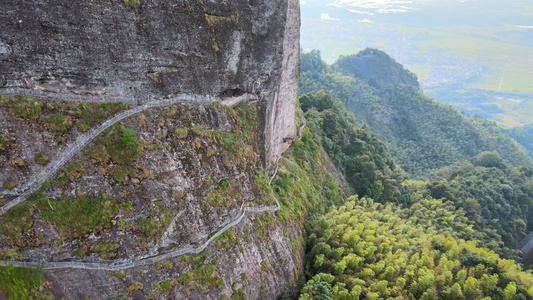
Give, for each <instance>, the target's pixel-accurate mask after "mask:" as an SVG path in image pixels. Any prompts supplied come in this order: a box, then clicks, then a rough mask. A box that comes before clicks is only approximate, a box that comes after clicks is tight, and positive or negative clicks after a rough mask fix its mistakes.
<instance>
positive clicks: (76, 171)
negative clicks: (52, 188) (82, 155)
mask: <svg viewBox="0 0 533 300" xmlns="http://www.w3.org/2000/svg"><path fill="white" fill-rule="evenodd" d="M85 172H86V169H85V166H84V165H83V163H82V162H81V160H76V161H74V162H73V163H71V164H70V165H68V166H66V167H65V169H64V170H63V171H62V172H61V173H59V174H58V175H57V176H56V178H55V179H54V182H55V183H57V184H59V185H62V186H64V185H66V184H67V183H69V182H71V181H72V180H74V179H76V178H78V177H80V176H81V174H82V173H85Z"/></svg>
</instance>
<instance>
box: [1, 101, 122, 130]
mask: <svg viewBox="0 0 533 300" xmlns="http://www.w3.org/2000/svg"><path fill="white" fill-rule="evenodd" d="M0 106H6V107H8V108H9V109H10V111H11V112H12V113H13V114H14V115H15V116H17V117H19V118H22V119H33V120H37V122H39V123H40V124H42V125H43V126H45V127H47V128H49V129H50V130H53V131H55V132H59V133H63V132H66V131H68V130H69V129H70V128H71V127H72V126H73V125H74V124H76V126H77V127H78V129H79V130H81V131H85V130H87V129H89V128H93V127H95V126H97V125H99V124H101V123H102V122H104V121H105V120H107V119H109V118H111V117H112V116H114V115H115V114H117V113H118V112H120V111H122V110H125V109H127V108H128V105H127V104H125V103H123V102H116V103H86V102H61V101H45V100H42V99H38V98H31V97H21V96H1V95H0Z"/></svg>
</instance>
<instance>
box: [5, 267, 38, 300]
mask: <svg viewBox="0 0 533 300" xmlns="http://www.w3.org/2000/svg"><path fill="white" fill-rule="evenodd" d="M43 284H44V280H43V269H42V268H37V269H26V268H18V267H13V266H5V267H3V266H0V290H2V292H4V293H5V294H6V296H7V297H8V299H48V298H47V296H48V293H47V292H46V291H45V290H44V289H42V288H41V287H42V286H43Z"/></svg>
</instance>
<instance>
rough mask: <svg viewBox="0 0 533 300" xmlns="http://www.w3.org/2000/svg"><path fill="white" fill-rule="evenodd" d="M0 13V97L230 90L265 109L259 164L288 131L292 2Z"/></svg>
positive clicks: (294, 50)
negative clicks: (263, 152) (238, 91)
mask: <svg viewBox="0 0 533 300" xmlns="http://www.w3.org/2000/svg"><path fill="white" fill-rule="evenodd" d="M0 10H1V11H2V14H1V15H0V23H1V24H2V30H1V31H0V79H1V80H0V94H26V95H33V96H41V97H43V98H61V99H76V100H85V101H93V100H99V101H104V100H108V101H109V100H112V101H126V102H132V103H142V102H146V101H148V100H149V99H158V98H166V97H177V96H179V95H183V94H187V95H198V96H211V97H213V98H205V97H204V98H202V99H216V96H218V95H219V94H220V93H222V92H223V91H226V90H228V89H235V88H239V89H241V90H243V91H246V92H254V93H255V94H257V95H258V96H259V98H260V99H261V101H262V103H263V105H265V107H266V110H265V112H266V115H265V125H266V126H265V128H264V132H265V138H266V141H268V142H266V143H265V147H266V155H265V157H264V161H265V162H267V161H269V160H270V159H271V158H275V157H277V156H278V155H279V153H280V152H281V147H282V143H281V142H280V141H281V140H282V139H283V138H285V137H287V136H293V135H294V134H295V124H293V123H294V104H295V101H296V97H297V86H298V72H299V68H298V64H299V63H298V61H299V60H298V55H299V24H300V23H299V1H298V0H254V1H249V0H235V1H192V0H179V1H170V0H154V1H140V5H139V6H137V5H133V6H131V5H127V4H126V3H125V2H124V1H103V0H94V1H68V2H65V1H61V0H36V1H22V2H21V1H18V0H5V1H2V2H0ZM73 96H76V97H73Z"/></svg>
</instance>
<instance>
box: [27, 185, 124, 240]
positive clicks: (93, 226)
mask: <svg viewBox="0 0 533 300" xmlns="http://www.w3.org/2000/svg"><path fill="white" fill-rule="evenodd" d="M33 197H34V198H35V199H36V200H37V203H38V204H39V207H40V208H41V211H42V217H43V219H44V220H47V221H50V222H51V223H52V224H53V225H55V226H56V227H57V228H58V230H59V231H60V232H61V235H62V237H63V238H65V239H67V240H72V239H75V238H81V237H84V236H85V235H87V234H89V233H98V232H100V231H101V230H103V229H106V228H110V227H111V219H112V218H113V217H114V216H115V215H116V214H117V213H118V211H119V206H118V205H117V204H115V203H114V201H113V199H110V198H105V197H96V196H83V197H80V198H77V199H70V200H53V199H49V198H47V197H45V196H42V195H34V196H33Z"/></svg>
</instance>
